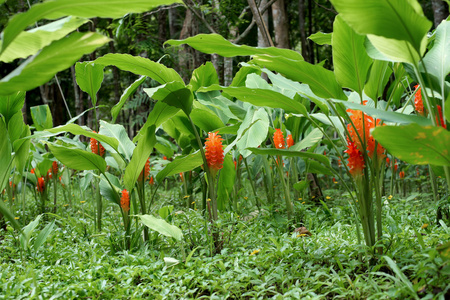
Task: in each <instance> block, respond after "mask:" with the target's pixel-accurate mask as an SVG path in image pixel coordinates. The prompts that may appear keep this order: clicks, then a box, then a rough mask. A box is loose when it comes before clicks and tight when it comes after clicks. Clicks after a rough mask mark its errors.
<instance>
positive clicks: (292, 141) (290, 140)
mask: <svg viewBox="0 0 450 300" xmlns="http://www.w3.org/2000/svg"><path fill="white" fill-rule="evenodd" d="M286 144H287V147H288V149H289V148H291V147H292V146H294V139H293V138H292V134H290V135H288V137H287V139H286Z"/></svg>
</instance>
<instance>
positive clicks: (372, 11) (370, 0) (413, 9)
mask: <svg viewBox="0 0 450 300" xmlns="http://www.w3.org/2000/svg"><path fill="white" fill-rule="evenodd" d="M331 3H332V4H333V6H334V7H335V8H336V10H337V11H338V12H339V14H340V15H341V16H342V18H343V19H344V20H345V21H346V22H347V24H348V25H350V27H352V28H353V29H354V30H355V31H356V32H357V33H359V34H362V35H367V36H368V38H369V39H370V41H371V42H372V44H373V45H374V46H375V47H376V48H377V49H378V50H380V51H381V52H382V53H383V54H385V55H386V56H388V57H393V58H395V60H398V61H402V62H411V63H413V62H417V59H419V58H420V55H422V54H423V53H424V52H425V50H426V44H427V33H428V30H429V29H430V28H431V25H432V23H431V22H430V21H429V20H428V19H427V18H426V17H425V16H424V15H423V12H422V9H421V7H420V5H419V4H418V3H417V2H416V1H405V0H365V1H360V0H331ZM380 16H382V17H380Z"/></svg>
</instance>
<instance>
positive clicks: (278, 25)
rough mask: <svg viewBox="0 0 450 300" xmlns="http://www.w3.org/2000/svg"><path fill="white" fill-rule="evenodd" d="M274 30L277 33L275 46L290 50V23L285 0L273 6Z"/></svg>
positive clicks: (279, 0) (280, 0)
mask: <svg viewBox="0 0 450 300" xmlns="http://www.w3.org/2000/svg"><path fill="white" fill-rule="evenodd" d="M272 17H273V30H274V33H275V46H276V47H278V48H286V49H289V48H290V47H289V23H288V20H289V19H288V15H287V13H286V7H285V5H284V0H278V1H276V2H274V3H273V4H272Z"/></svg>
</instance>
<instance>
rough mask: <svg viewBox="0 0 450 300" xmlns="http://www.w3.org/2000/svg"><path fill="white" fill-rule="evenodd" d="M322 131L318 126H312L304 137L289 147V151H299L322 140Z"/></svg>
mask: <svg viewBox="0 0 450 300" xmlns="http://www.w3.org/2000/svg"><path fill="white" fill-rule="evenodd" d="M322 137H323V133H322V131H320V130H319V129H318V128H314V129H313V130H312V131H311V132H310V133H309V134H308V135H307V136H306V137H305V138H304V139H302V140H301V141H300V142H298V143H296V144H295V145H294V146H292V147H291V148H289V150H291V151H301V150H303V149H306V148H308V147H312V146H314V145H315V144H317V143H318V142H320V141H321V140H322Z"/></svg>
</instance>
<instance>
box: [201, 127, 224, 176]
mask: <svg viewBox="0 0 450 300" xmlns="http://www.w3.org/2000/svg"><path fill="white" fill-rule="evenodd" d="M222 141H223V139H222V137H221V136H220V135H218V134H217V132H210V133H208V137H207V138H206V143H205V156H206V161H207V162H208V167H209V169H210V171H211V173H212V176H213V177H215V176H216V174H217V172H218V171H219V170H220V169H222V167H223V146H222Z"/></svg>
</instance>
